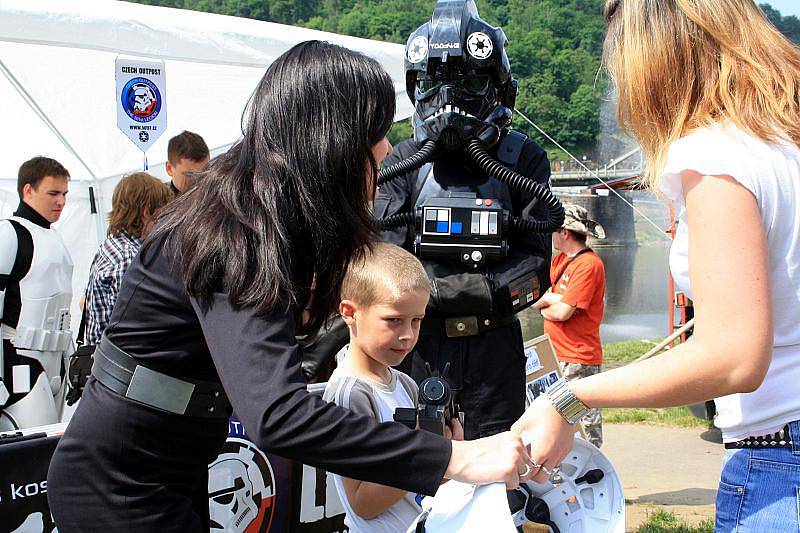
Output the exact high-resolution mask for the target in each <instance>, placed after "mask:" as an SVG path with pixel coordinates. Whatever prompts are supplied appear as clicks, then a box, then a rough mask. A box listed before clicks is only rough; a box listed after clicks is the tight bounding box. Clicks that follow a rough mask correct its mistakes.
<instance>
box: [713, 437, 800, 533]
mask: <svg viewBox="0 0 800 533" xmlns="http://www.w3.org/2000/svg"><path fill="white" fill-rule="evenodd" d="M789 431H790V433H791V436H792V442H793V445H792V446H793V447H792V448H791V449H790V448H766V449H744V450H735V451H734V450H731V452H729V455H728V457H727V458H726V461H725V465H724V466H723V468H722V476H721V478H720V482H719V490H718V491H717V513H716V523H715V525H714V531H715V533H751V532H752V533H761V532H764V533H767V532H769V533H783V532H787V533H788V532H792V533H798V532H800V422H792V423H791V424H789Z"/></svg>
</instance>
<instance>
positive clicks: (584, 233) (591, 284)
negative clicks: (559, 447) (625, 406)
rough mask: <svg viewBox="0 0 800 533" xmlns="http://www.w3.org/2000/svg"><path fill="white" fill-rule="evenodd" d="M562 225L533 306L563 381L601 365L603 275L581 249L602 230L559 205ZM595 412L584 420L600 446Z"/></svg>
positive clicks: (578, 211) (577, 210)
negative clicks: (543, 289)
mask: <svg viewBox="0 0 800 533" xmlns="http://www.w3.org/2000/svg"><path fill="white" fill-rule="evenodd" d="M564 212H565V215H566V216H565V219H564V225H563V226H562V227H561V229H559V230H558V231H556V232H553V248H555V249H556V250H557V251H558V252H559V253H558V254H556V256H555V257H554V258H553V263H552V265H551V266H550V281H551V283H552V286H551V287H550V290H549V291H547V293H545V295H544V296H542V298H541V300H539V301H538V302H536V303H535V304H533V307H534V309H538V310H539V312H540V313H542V317H544V331H545V332H546V333H547V334H548V335H550V340H551V341H553V348H555V351H556V357H557V358H558V364H559V367H560V368H561V373H562V375H563V376H564V378H565V379H566V380H567V381H569V380H571V379H577V378H582V377H586V376H591V375H593V374H597V373H599V372H600V370H601V366H602V364H603V345H602V344H601V343H600V323H601V322H602V321H603V311H604V310H605V304H604V302H603V298H604V297H605V292H606V271H605V267H604V266H603V260H602V259H600V258H599V257H598V256H597V255H596V254H595V253H594V252H593V251H592V249H591V248H589V247H588V246H586V238H587V237H594V238H596V239H603V238H605V230H603V226H601V225H600V224H598V223H597V222H595V221H593V220H591V219H590V218H589V213H588V212H587V211H586V209H585V208H583V207H581V206H578V205H566V204H565V205H564ZM602 421H603V420H602V418H601V416H600V410H599V409H591V410H590V411H589V413H588V414H587V415H586V416H585V417H584V418H583V427H584V429H585V430H586V434H587V436H588V437H589V441H591V443H592V444H594V445H595V446H597V447H598V448H599V447H600V445H602V444H603V428H602Z"/></svg>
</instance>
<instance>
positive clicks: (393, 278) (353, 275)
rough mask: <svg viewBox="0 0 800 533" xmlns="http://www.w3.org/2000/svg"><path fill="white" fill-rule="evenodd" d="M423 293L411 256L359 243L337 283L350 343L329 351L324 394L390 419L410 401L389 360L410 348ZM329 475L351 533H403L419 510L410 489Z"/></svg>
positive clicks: (411, 392) (421, 274)
mask: <svg viewBox="0 0 800 533" xmlns="http://www.w3.org/2000/svg"><path fill="white" fill-rule="evenodd" d="M429 297H430V285H429V282H428V277H427V275H426V274H425V270H424V269H423V268H422V264H420V262H419V260H417V258H416V257H414V256H413V255H411V254H410V253H408V252H407V251H405V250H403V249H402V248H400V247H398V246H394V245H392V244H385V243H378V244H374V245H373V246H372V251H370V250H366V251H365V257H364V260H363V261H356V262H354V264H352V265H351V266H350V269H349V270H348V272H347V274H346V275H345V279H344V283H343V284H342V301H341V303H340V304H339V313H340V314H341V316H342V319H343V320H344V321H345V323H346V324H347V327H348V328H349V330H350V344H349V345H348V346H345V347H344V348H343V349H342V351H341V352H340V353H339V355H338V356H337V359H338V361H339V363H338V367H337V368H336V370H335V371H334V372H333V375H332V376H331V378H330V380H329V381H328V385H327V387H326V388H325V394H324V396H323V397H324V399H325V400H327V401H329V402H334V403H336V404H337V405H341V406H342V407H347V408H349V409H350V410H352V411H355V412H357V413H360V414H363V415H367V416H371V417H373V418H377V419H378V420H379V421H381V422H390V421H392V420H393V416H394V411H395V409H396V408H398V407H416V405H417V385H416V383H414V381H413V380H412V379H411V378H410V377H408V376H407V375H405V374H403V373H402V372H399V371H397V370H395V369H393V368H392V366H395V365H397V364H399V363H401V362H402V361H403V359H404V358H405V356H406V355H407V354H408V353H409V352H410V351H411V350H412V349H413V348H414V345H415V344H416V342H417V337H418V336H419V326H420V323H421V322H422V318H423V316H424V315H425V307H426V306H427V305H428V298H429ZM456 431H458V430H456ZM334 480H335V483H336V490H337V491H338V493H339V498H340V499H341V500H342V504H343V505H344V508H345V511H346V513H347V514H346V517H345V524H346V525H347V527H349V528H350V531H352V532H358V533H371V532H387V533H388V532H399V533H404V532H405V531H406V530H407V529H408V527H409V526H410V525H411V524H412V523H413V521H414V519H416V517H417V515H419V513H420V512H421V511H422V510H421V508H420V506H419V504H418V503H417V502H416V501H415V495H414V494H409V493H407V492H405V491H403V490H399V489H394V488H391V487H385V486H383V485H378V484H375V483H368V482H365V481H358V480H355V479H348V478H343V477H340V476H334Z"/></svg>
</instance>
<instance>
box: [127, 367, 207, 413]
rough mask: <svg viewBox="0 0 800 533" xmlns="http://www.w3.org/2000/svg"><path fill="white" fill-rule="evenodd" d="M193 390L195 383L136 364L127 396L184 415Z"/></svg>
mask: <svg viewBox="0 0 800 533" xmlns="http://www.w3.org/2000/svg"><path fill="white" fill-rule="evenodd" d="M193 392H194V383H189V382H188V381H183V380H182V379H178V378H174V377H172V376H168V375H166V374H162V373H161V372H156V371H155V370H150V369H149V368H147V367H144V366H142V365H136V368H135V369H134V371H133V377H131V383H130V385H128V390H127V391H126V392H125V397H126V398H130V399H131V400H136V401H137V402H141V403H143V404H146V405H151V406H153V407H158V408H159V409H163V410H164V411H169V412H170V413H175V414H178V415H182V414H185V413H186V408H187V407H188V405H189V400H190V399H191V398H192V393H193Z"/></svg>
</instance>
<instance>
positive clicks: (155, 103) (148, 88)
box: [122, 78, 161, 122]
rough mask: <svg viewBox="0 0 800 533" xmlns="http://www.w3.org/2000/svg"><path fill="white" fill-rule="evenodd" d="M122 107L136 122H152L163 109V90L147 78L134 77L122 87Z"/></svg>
mask: <svg viewBox="0 0 800 533" xmlns="http://www.w3.org/2000/svg"><path fill="white" fill-rule="evenodd" d="M122 108H123V109H125V113H127V114H128V116H129V117H131V118H132V119H133V120H135V121H136V122H150V121H151V120H153V119H154V118H156V117H157V116H158V113H159V112H160V111H161V92H160V91H159V90H158V87H157V86H156V84H155V83H153V82H152V81H150V80H148V79H147V78H132V79H130V80H129V81H128V83H126V84H125V87H123V89H122Z"/></svg>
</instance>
